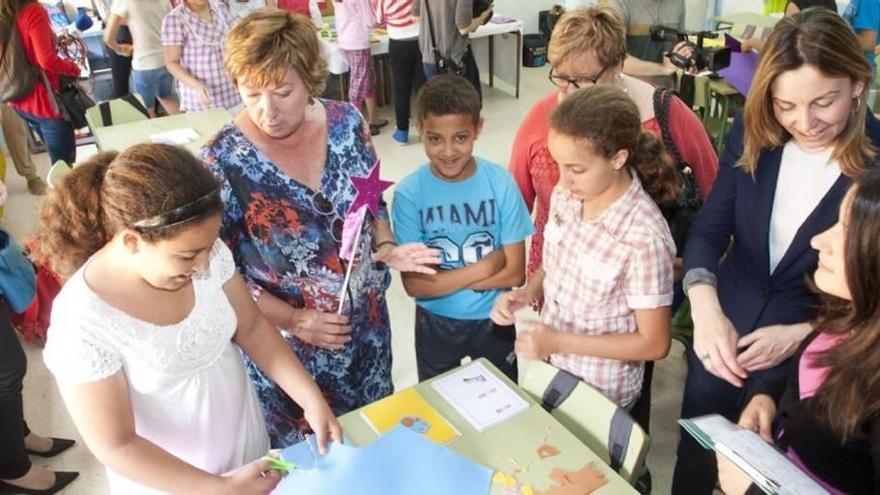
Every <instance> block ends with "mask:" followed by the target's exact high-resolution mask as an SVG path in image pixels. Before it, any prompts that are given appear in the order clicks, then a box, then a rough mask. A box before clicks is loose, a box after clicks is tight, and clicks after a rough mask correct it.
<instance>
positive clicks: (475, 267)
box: [391, 75, 533, 382]
mask: <svg viewBox="0 0 880 495" xmlns="http://www.w3.org/2000/svg"><path fill="white" fill-rule="evenodd" d="M416 120H417V123H416V125H417V126H418V128H419V131H420V133H421V135H422V142H423V143H424V146H425V153H426V154H427V155H428V160H429V161H428V163H427V164H425V165H422V166H421V167H419V168H418V169H417V170H416V171H415V172H413V173H412V174H410V175H408V176H407V177H406V178H405V179H403V181H401V182H400V184H398V185H397V188H396V189H395V190H394V202H393V203H392V210H391V218H392V220H393V222H394V232H395V235H396V236H397V242H398V243H401V244H403V243H409V242H423V243H425V244H427V245H428V246H430V247H432V248H436V249H439V250H440V251H442V253H443V254H442V259H443V263H442V264H441V265H440V266H439V270H438V272H437V273H436V274H434V275H425V274H419V273H403V274H402V276H403V285H404V287H405V288H406V291H407V293H408V294H409V295H410V296H413V297H415V298H416V328H415V331H416V336H415V337H416V362H417V364H418V371H419V380H420V381H421V380H426V379H428V378H431V377H433V376H436V375H438V374H440V373H443V372H444V371H447V370H450V369H452V368H455V367H457V366H458V365H459V364H460V363H461V359H462V358H463V357H465V356H470V357H471V358H474V359H476V358H479V357H485V358H487V359H489V360H490V361H491V362H492V363H493V364H494V365H495V366H497V367H498V368H499V369H500V370H501V371H503V372H504V373H505V374H506V375H507V376H508V377H510V378H511V379H512V380H513V381H514V382H515V381H516V359H515V355H514V354H513V343H514V341H515V340H516V329H515V328H514V327H513V325H510V326H501V325H496V324H494V323H493V322H492V320H490V319H489V313H490V312H491V311H492V305H493V304H494V303H495V298H496V297H498V295H499V294H501V293H502V291H504V290H507V289H510V288H511V287H515V286H519V285H522V284H523V282H524V281H525V243H524V241H525V238H526V237H528V236H529V235H531V234H532V232H533V227H532V222H531V219H530V218H529V213H528V210H527V209H526V205H525V203H524V202H523V199H522V196H521V195H520V193H519V189H517V187H516V184H515V183H514V181H513V178H512V177H511V176H510V174H509V173H508V172H507V170H505V169H503V168H501V167H500V166H498V165H495V164H493V163H490V162H488V161H486V160H484V159H482V158H478V157H475V156H474V155H473V150H474V142H475V141H476V140H477V136H479V134H480V130H481V129H482V127H483V119H481V118H480V98H479V95H477V92H476V91H475V90H474V88H473V86H471V85H470V83H468V81H467V80H465V79H463V78H461V77H459V76H454V75H444V76H438V77H435V78H433V79H431V80H429V81H428V82H427V83H425V85H424V86H423V87H422V90H421V92H420V93H419V98H418V110H417V115H416Z"/></svg>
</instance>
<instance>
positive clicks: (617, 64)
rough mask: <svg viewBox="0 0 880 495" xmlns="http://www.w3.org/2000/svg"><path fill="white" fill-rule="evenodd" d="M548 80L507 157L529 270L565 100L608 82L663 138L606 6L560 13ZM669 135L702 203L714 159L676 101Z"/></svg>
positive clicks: (647, 89) (552, 180) (643, 420)
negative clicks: (552, 123) (552, 140)
mask: <svg viewBox="0 0 880 495" xmlns="http://www.w3.org/2000/svg"><path fill="white" fill-rule="evenodd" d="M548 50H549V53H548V55H549V58H550V64H551V69H550V81H551V82H552V83H553V85H554V86H556V90H555V91H553V92H552V93H551V94H549V95H547V96H546V97H545V98H544V99H542V100H540V101H538V103H536V104H535V106H534V107H532V109H531V111H530V112H529V114H528V115H527V116H526V118H525V120H523V122H522V124H521V125H520V128H519V131H518V132H517V135H516V139H514V141H513V149H512V151H511V157H510V173H511V174H512V175H513V178H514V179H515V180H516V183H517V185H518V186H519V189H520V192H521V193H522V195H523V198H524V199H525V201H526V205H527V206H528V207H529V211H531V210H532V208H537V211H536V212H535V235H534V236H533V237H532V246H531V249H530V250H529V261H528V268H527V271H528V273H529V275H530V276H531V274H533V273H535V272H536V271H537V270H538V269H539V268H541V264H542V253H543V246H544V226H545V225H546V224H547V217H548V214H549V211H550V195H551V193H552V191H553V188H554V186H556V183H557V182H559V166H558V165H557V163H556V161H555V160H553V157H552V156H551V155H550V151H549V149H548V148H547V136H548V133H549V117H550V115H551V114H552V113H553V111H554V110H555V109H556V107H557V106H558V105H559V103H560V102H561V101H562V100H563V99H565V97H566V96H568V95H570V94H572V93H573V92H575V91H577V90H578V89H579V88H583V87H586V86H591V85H593V84H612V85H615V86H618V87H620V88H621V89H623V90H624V91H625V92H626V93H627V94H628V95H629V96H630V98H632V99H633V101H635V103H636V106H637V107H638V109H639V115H640V116H641V121H642V128H643V129H645V130H647V131H649V132H651V133H653V134H655V135H657V136H660V135H661V119H660V116H658V115H655V111H654V92H655V88H654V87H653V86H651V85H650V84H648V83H646V82H644V81H641V80H639V79H636V78H633V77H630V76H627V75H626V74H623V73H622V68H623V61H624V59H626V29H625V27H624V25H623V22H622V21H621V19H620V17H619V15H618V14H617V12H616V11H615V10H614V9H613V8H611V7H608V6H597V7H581V8H578V9H575V10H573V11H571V12H568V13H566V14H565V15H563V16H562V17H561V18H560V19H559V21H558V22H557V23H556V26H555V27H554V29H553V35H552V36H551V38H550V46H549V47H548ZM663 120H665V122H666V123H667V124H668V127H667V130H668V132H669V133H670V134H671V136H672V141H673V142H674V143H675V146H676V148H677V149H678V151H679V152H680V154H681V157H682V158H683V160H684V161H685V162H686V163H687V164H688V165H689V166H690V167H691V168H692V170H693V172H694V177H695V178H696V182H697V185H698V189H699V192H700V195H701V197H702V198H703V199H705V198H706V196H707V195H708V193H709V190H710V189H711V188H712V182H713V181H714V180H715V172H716V171H717V170H718V157H717V155H716V154H715V150H714V148H712V143H711V142H710V141H709V136H708V135H707V134H706V130H705V128H703V124H702V123H701V122H700V120H699V119H698V118H697V116H696V115H694V113H693V112H692V111H691V110H690V109H689V108H688V107H687V106H686V105H685V104H684V103H683V102H682V101H681V100H680V99H678V98H677V97H674V96H673V97H672V98H671V99H670V104H669V109H668V113H667V116H666V118H665V119H663ZM675 279H676V280H681V258H676V260H675ZM652 364H653V363H648V364H647V365H646V368H645V389H644V390H643V391H642V395H641V396H642V400H641V401H640V402H639V403H638V404H637V405H636V406H635V407H634V410H633V416H634V417H635V418H636V419H637V420H638V421H639V423H640V424H641V425H642V427H643V428H644V429H645V431H647V430H648V423H649V404H650V383H651V373H652Z"/></svg>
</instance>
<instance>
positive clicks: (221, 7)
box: [158, 0, 242, 113]
mask: <svg viewBox="0 0 880 495" xmlns="http://www.w3.org/2000/svg"><path fill="white" fill-rule="evenodd" d="M158 1H164V0H158ZM234 23H235V19H234V18H233V15H232V12H231V11H230V10H229V7H227V6H226V4H224V3H223V2H221V1H218V0H184V1H183V2H181V3H180V5H178V6H177V7H175V8H174V10H172V11H171V12H170V13H169V14H168V15H167V16H166V17H165V22H163V23H162V45H163V46H164V49H165V58H164V61H165V64H166V65H167V66H168V70H169V71H170V72H171V73H172V74H173V75H174V77H175V78H176V79H177V81H178V88H179V91H180V109H181V110H182V111H184V112H198V111H202V110H208V109H211V108H226V109H229V110H230V111H232V112H233V113H237V112H238V110H240V109H241V108H242V102H241V95H239V93H238V90H236V89H235V86H233V85H232V81H231V80H230V79H229V76H228V75H226V70H224V69H223V42H224V41H225V40H226V35H227V34H228V33H229V29H230V28H231V27H232V25H233V24H234Z"/></svg>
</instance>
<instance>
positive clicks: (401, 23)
mask: <svg viewBox="0 0 880 495" xmlns="http://www.w3.org/2000/svg"><path fill="white" fill-rule="evenodd" d="M371 5H372V6H373V10H374V11H375V12H376V22H378V23H379V24H384V25H385V27H386V28H387V29H388V37H389V38H391V39H393V40H411V39H416V38H418V37H419V23H418V22H417V21H416V19H415V18H414V17H413V16H412V6H413V0H372V1H371Z"/></svg>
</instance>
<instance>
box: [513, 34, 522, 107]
mask: <svg viewBox="0 0 880 495" xmlns="http://www.w3.org/2000/svg"><path fill="white" fill-rule="evenodd" d="M522 39H523V34H522V31H521V30H517V31H516V54H514V67H516V97H517V98H519V79H520V75H521V74H522Z"/></svg>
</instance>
